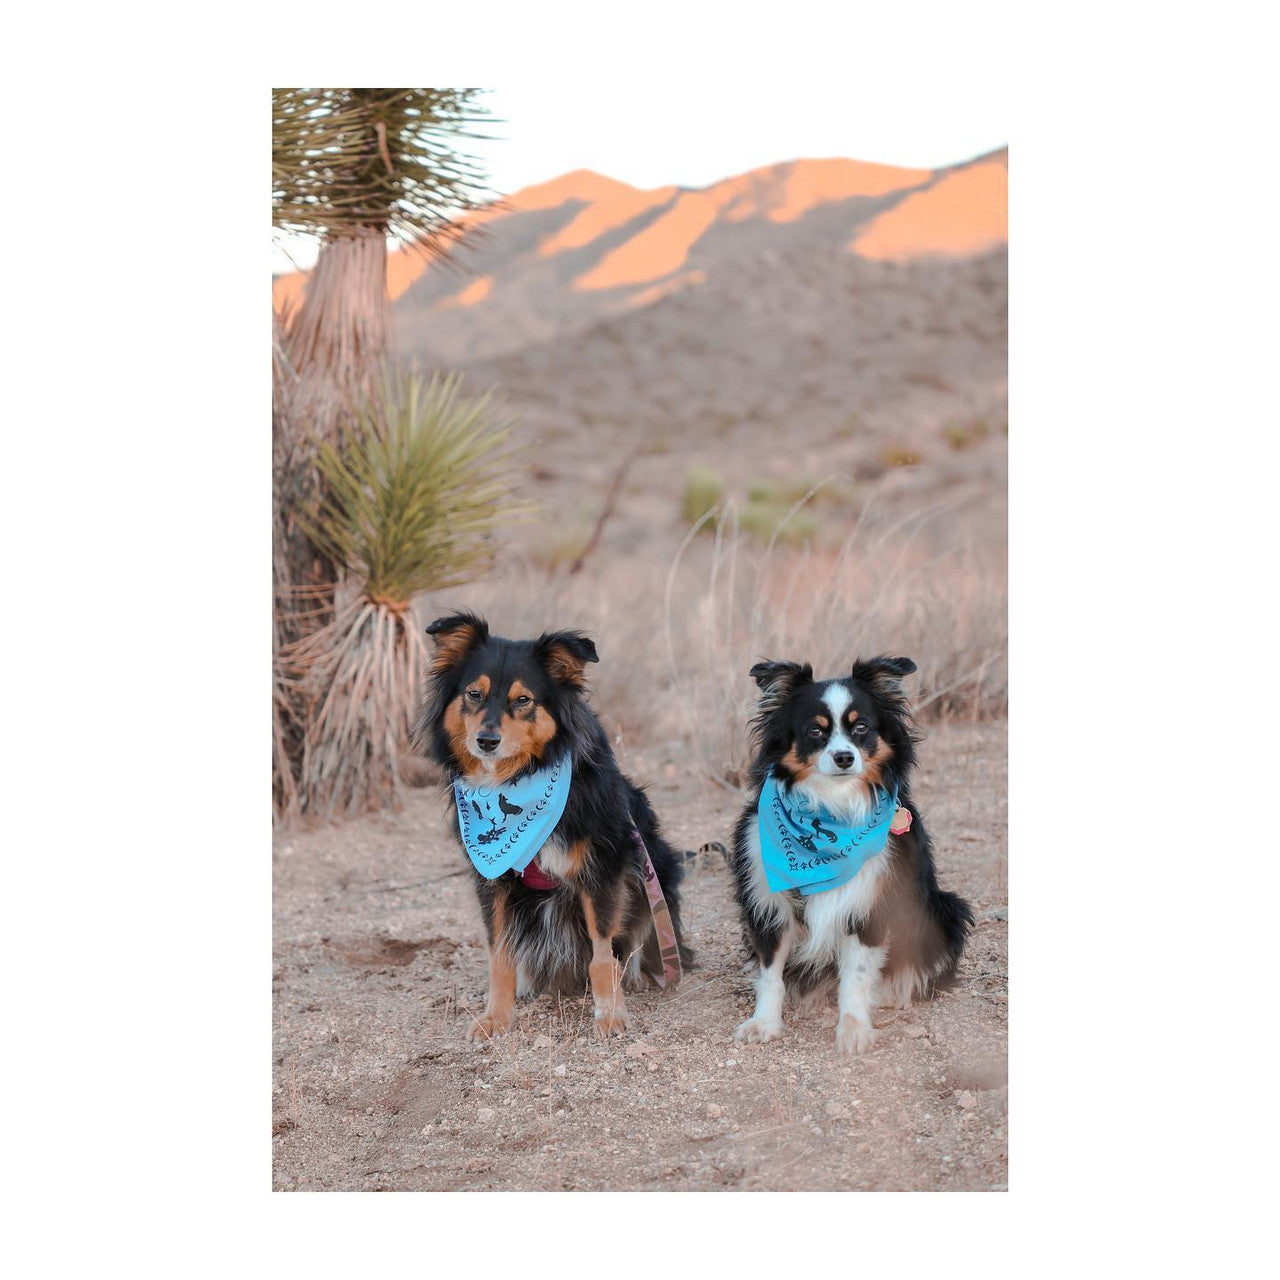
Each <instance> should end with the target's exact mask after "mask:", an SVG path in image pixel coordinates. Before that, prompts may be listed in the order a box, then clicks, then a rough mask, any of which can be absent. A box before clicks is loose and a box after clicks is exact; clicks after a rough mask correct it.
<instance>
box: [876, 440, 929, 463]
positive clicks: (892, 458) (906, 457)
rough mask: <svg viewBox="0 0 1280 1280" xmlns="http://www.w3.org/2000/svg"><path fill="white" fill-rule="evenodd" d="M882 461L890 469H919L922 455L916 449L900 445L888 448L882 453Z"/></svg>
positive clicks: (892, 445)
mask: <svg viewBox="0 0 1280 1280" xmlns="http://www.w3.org/2000/svg"><path fill="white" fill-rule="evenodd" d="M880 457H881V460H882V461H883V462H884V464H885V466H888V467H918V466H919V465H920V461H921V458H920V455H919V454H918V453H917V452H916V451H915V450H914V449H908V448H906V447H905V446H903V445H900V444H891V445H888V446H886V447H885V448H884V449H883V450H881V453H880Z"/></svg>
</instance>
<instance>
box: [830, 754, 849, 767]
mask: <svg viewBox="0 0 1280 1280" xmlns="http://www.w3.org/2000/svg"><path fill="white" fill-rule="evenodd" d="M831 759H832V760H834V761H835V766H836V768H837V769H847V768H849V766H850V765H852V764H853V752H852V751H833V752H832V753H831Z"/></svg>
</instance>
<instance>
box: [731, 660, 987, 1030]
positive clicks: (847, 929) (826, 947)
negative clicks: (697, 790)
mask: <svg viewBox="0 0 1280 1280" xmlns="http://www.w3.org/2000/svg"><path fill="white" fill-rule="evenodd" d="M915 669H916V665H915V663H914V662H912V661H911V659H909V658H891V657H877V658H872V659H870V660H869V661H865V662H863V661H858V662H855V663H854V665H853V669H852V671H851V672H850V674H849V675H848V676H847V677H844V678H838V679H830V680H815V679H814V678H813V670H812V668H811V667H810V666H809V665H807V664H806V665H800V664H798V663H794V662H762V663H759V664H757V665H756V666H754V667H752V669H751V675H752V677H753V678H754V679H755V681H756V683H757V684H758V685H759V686H760V689H761V695H760V701H759V704H758V707H757V711H756V716H755V718H754V719H753V721H752V726H751V727H752V738H753V742H754V745H755V748H756V754H755V758H754V761H753V764H752V775H751V776H752V782H753V786H754V789H753V795H752V799H751V802H750V803H749V804H748V805H747V806H746V807H745V808H744V809H743V811H742V814H741V816H740V817H739V819H738V823H737V826H736V829H735V832H734V840H733V851H732V854H731V858H730V860H731V864H732V867H733V872H734V893H735V896H736V898H737V901H738V906H739V909H740V912H741V916H742V923H743V932H744V937H745V939H746V941H747V943H748V945H749V947H750V948H751V950H752V951H753V952H754V954H755V958H756V959H757V960H758V962H759V975H758V977H757V979H756V1004H755V1012H754V1013H753V1014H752V1016H751V1017H750V1018H749V1019H748V1020H747V1021H746V1022H744V1023H743V1024H742V1025H741V1026H740V1027H738V1029H737V1032H736V1033H735V1034H736V1037H737V1038H738V1039H740V1040H745V1041H748V1042H757V1043H758V1042H763V1041H766V1040H772V1039H773V1038H774V1037H776V1036H779V1035H781V1034H782V1029H783V1027H782V1006H783V1001H784V997H785V996H786V994H787V992H788V990H790V991H791V992H793V993H794V994H802V993H808V992H813V991H814V990H815V989H816V988H818V987H819V986H820V985H822V984H824V983H829V982H830V981H831V980H832V979H834V980H835V983H836V988H837V996H838V1007H839V1014H838V1021H837V1024H836V1050H837V1052H838V1053H861V1052H863V1051H865V1050H866V1049H867V1048H868V1047H869V1046H870V1045H871V1043H872V1041H873V1039H874V1036H875V1032H874V1030H873V1025H872V1014H873V1011H874V1009H875V1008H876V1006H877V1005H879V1004H885V1005H893V1006H897V1007H900V1008H905V1007H906V1006H907V1005H909V1004H910V1003H911V1000H912V998H913V997H915V996H925V995H928V994H930V993H932V992H933V991H934V990H935V989H936V988H937V987H938V986H939V985H941V984H944V983H946V982H947V981H948V980H949V979H950V978H951V977H952V976H953V975H954V973H955V969H956V965H957V963H958V961H959V959H960V954H961V951H962V949H963V947H964V942H965V937H966V935H967V933H968V930H969V928H970V927H971V925H972V923H973V915H972V912H971V911H970V908H969V905H968V904H967V903H966V902H965V901H964V900H963V899H961V898H959V897H957V896H956V895H955V894H953V893H948V892H946V891H945V890H942V889H940V888H939V887H938V882H937V877H936V875H935V872H934V865H933V854H932V850H931V848H930V844H929V837H928V836H927V834H926V833H925V829H924V824H923V822H922V821H921V818H920V812H919V810H918V809H917V808H916V806H915V805H914V803H913V802H912V800H911V793H910V775H911V771H912V769H913V768H914V766H915V763H916V758H915V744H916V742H917V741H918V737H917V735H916V734H915V732H914V727H913V722H912V719H911V713H910V708H909V704H908V699H907V697H906V695H905V693H904V691H903V679H904V677H906V676H908V675H910V674H911V673H912V672H913V671H915Z"/></svg>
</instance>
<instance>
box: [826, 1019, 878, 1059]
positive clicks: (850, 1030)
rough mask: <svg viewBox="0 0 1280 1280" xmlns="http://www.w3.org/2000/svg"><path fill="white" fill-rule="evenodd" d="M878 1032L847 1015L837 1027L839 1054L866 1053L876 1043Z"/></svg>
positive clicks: (837, 1048)
mask: <svg viewBox="0 0 1280 1280" xmlns="http://www.w3.org/2000/svg"><path fill="white" fill-rule="evenodd" d="M875 1039H876V1031H875V1028H874V1027H870V1026H868V1025H867V1024H866V1023H865V1022H859V1021H858V1020H857V1019H856V1018H854V1016H853V1015H852V1014H849V1013H846V1014H845V1015H844V1017H843V1018H841V1019H840V1022H839V1024H838V1025H837V1027H836V1052H837V1053H866V1051H867V1050H868V1049H870V1048H871V1046H872V1045H873V1044H874V1043H875Z"/></svg>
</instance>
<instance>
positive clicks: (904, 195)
mask: <svg viewBox="0 0 1280 1280" xmlns="http://www.w3.org/2000/svg"><path fill="white" fill-rule="evenodd" d="M1006 166H1007V160H1006V157H1005V153H1003V152H1002V153H998V154H997V155H995V156H988V157H980V158H979V159H978V160H974V161H971V162H968V163H966V164H962V165H957V166H954V167H952V168H949V169H945V170H936V171H935V170H927V169H902V168H895V167H892V166H888V165H879V164H867V163H862V162H860V161H856V160H843V159H824V160H796V161H792V162H788V163H784V164H776V165H770V166H768V167H766V168H763V169H757V170H753V171H752V172H750V173H745V174H740V175H738V176H736V177H732V178H726V179H725V180H724V181H722V182H718V183H715V184H714V185H712V186H710V187H706V188H703V189H701V190H683V189H680V188H678V187H660V188H657V189H655V190H651V191H643V190H639V189H637V188H635V187H632V186H629V185H628V184H626V183H624V182H618V181H616V180H614V179H612V178H608V177H605V176H603V175H601V174H598V173H593V172H591V171H589V170H584V169H580V170H575V171H574V172H572V173H567V174H564V175H562V176H561V177H559V178H555V179H553V180H552V181H549V182H545V183H540V184H538V185H536V186H532V187H526V188H525V189H523V190H522V191H518V192H516V193H515V194H514V195H512V196H510V197H509V198H508V200H507V201H505V203H504V206H503V207H491V208H487V209H483V210H479V211H477V212H475V213H473V214H471V215H469V217H468V220H467V221H468V227H469V229H470V230H469V234H468V236H467V239H466V241H465V242H464V244H463V246H462V247H460V248H459V249H457V250H455V251H454V254H453V255H452V259H451V261H450V262H448V263H441V262H430V261H429V260H428V259H427V258H426V257H425V256H424V255H422V254H420V253H416V252H413V251H399V252H395V253H392V254H391V255H390V257H389V259H388V265H387V289H388V292H389V294H390V296H391V298H392V299H393V300H394V301H395V303H396V308H395V309H396V320H397V324H396V331H397V340H398V343H399V346H400V348H401V351H402V354H406V355H420V356H422V357H423V358H424V359H427V360H430V361H432V362H438V361H449V362H453V363H460V362H465V361H468V360H471V359H476V358H484V357H488V356H493V355H496V354H500V353H502V352H511V351H516V350H519V349H521V348H523V347H525V346H528V345H530V344H536V343H540V342H545V341H547V340H549V339H551V338H553V337H554V336H555V335H557V334H560V333H565V332H572V331H576V330H579V329H582V328H583V327H584V326H587V325H590V324H593V323H597V322H599V321H601V320H604V319H608V318H609V317H620V316H625V315H627V314H628V313H634V312H636V311H637V310H640V309H645V308H648V307H650V306H652V305H654V304H655V303H658V302H662V301H663V300H669V299H671V298H672V297H674V296H676V295H686V294H690V293H691V292H696V291H698V290H700V289H707V288H713V287H714V286H715V285H716V283H717V281H723V280H724V278H725V277H726V275H727V274H730V273H737V274H738V275H739V277H741V275H742V273H744V272H748V273H749V272H750V271H752V270H753V269H754V266H755V265H756V264H758V263H759V262H761V261H770V260H773V261H776V260H779V259H780V258H786V257H792V256H794V255H797V254H799V255H802V256H804V257H805V258H806V259H812V258H813V257H814V255H828V256H829V257H830V259H831V260H832V261H835V260H837V259H838V258H839V257H843V256H845V255H848V254H853V255H855V256H857V257H862V258H867V259H871V260H888V261H895V262H902V261H909V260H916V259H927V258H958V257H966V256H972V255H975V254H982V253H986V252H990V251H992V250H995V249H999V248H1002V246H1003V245H1004V244H1005V241H1006V238H1007V233H1006V221H1007V219H1006V186H1007V167H1006ZM305 286H306V277H305V275H303V274H301V273H294V274H291V275H286V276H279V277H277V278H276V280H275V281H274V288H273V296H274V301H275V304H276V306H277V307H279V306H281V305H282V304H285V303H295V304H296V302H297V301H298V300H299V299H300V298H301V296H302V292H303V290H304V289H305Z"/></svg>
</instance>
